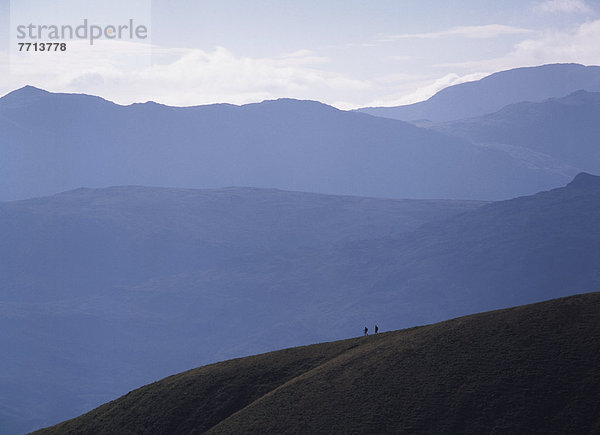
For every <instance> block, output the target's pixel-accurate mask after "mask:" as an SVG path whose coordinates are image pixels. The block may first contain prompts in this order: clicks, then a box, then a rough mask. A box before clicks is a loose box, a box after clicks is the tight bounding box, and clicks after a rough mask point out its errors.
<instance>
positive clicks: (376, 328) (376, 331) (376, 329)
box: [375, 325, 379, 334]
mask: <svg viewBox="0 0 600 435" xmlns="http://www.w3.org/2000/svg"><path fill="white" fill-rule="evenodd" d="M378 332H379V326H377V325H375V334H377V333H378Z"/></svg>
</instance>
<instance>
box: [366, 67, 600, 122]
mask: <svg viewBox="0 0 600 435" xmlns="http://www.w3.org/2000/svg"><path fill="white" fill-rule="evenodd" d="M580 89H584V90H587V91H593V92H599V91H600V67H598V66H584V65H579V64H550V65H542V66H535V67H524V68H515V69H511V70H507V71H500V72H497V73H494V74H491V75H489V76H487V77H484V78H482V79H480V80H476V81H473V82H467V83H461V84H458V85H454V86H449V87H447V88H445V89H442V90H441V91H439V92H438V93H436V94H435V95H434V96H432V97H431V98H429V99H428V100H426V101H422V102H419V103H414V104H408V105H406V106H396V107H365V108H362V109H358V111H359V112H362V113H368V114H370V115H375V116H381V117H384V118H391V119H398V120H403V121H419V120H429V121H432V122H445V121H455V120H459V119H464V118H472V117H476V116H481V115H485V114H488V113H493V112H496V111H498V110H500V109H502V108H503V107H504V106H507V105H509V104H514V103H520V102H523V101H531V102H535V101H543V100H546V99H548V98H552V97H564V96H565V95H568V94H570V93H572V92H575V91H578V90H580Z"/></svg>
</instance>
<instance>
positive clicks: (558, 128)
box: [431, 90, 600, 173]
mask: <svg viewBox="0 0 600 435" xmlns="http://www.w3.org/2000/svg"><path fill="white" fill-rule="evenodd" d="M431 128H433V129H435V130H437V131H442V132H444V133H446V134H450V135H454V136H457V137H460V138H463V139H466V140H469V141H471V142H472V143H475V144H478V145H482V146H485V147H492V148H495V149H499V150H504V151H506V152H507V153H509V154H511V155H512V156H513V157H515V158H516V159H521V160H522V161H523V162H524V164H527V165H538V166H544V167H546V168H548V169H549V170H550V169H551V168H552V167H554V168H555V169H556V170H557V171H562V172H563V173H569V171H571V170H572V168H577V169H578V170H580V171H588V172H592V173H600V147H599V146H598V143H599V141H600V93H598V92H587V91H583V90H581V91H577V92H574V93H573V94H570V95H568V96H566V97H562V98H552V99H548V100H546V101H543V102H539V103H527V102H524V103H517V104H511V105H509V106H506V107H504V108H503V109H501V110H500V111H498V112H495V113H492V114H489V115H484V116H480V117H476V118H470V119H465V120H460V121H453V122H447V123H440V124H437V125H433V126H431Z"/></svg>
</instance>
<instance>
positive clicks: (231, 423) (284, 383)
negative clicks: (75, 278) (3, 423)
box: [37, 293, 600, 434]
mask: <svg viewBox="0 0 600 435" xmlns="http://www.w3.org/2000/svg"><path fill="white" fill-rule="evenodd" d="M599 306H600V293H589V294H583V295H577V296H571V297H567V298H562V299H555V300H551V301H548V302H542V303H538V304H533V305H526V306H521V307H516V308H510V309H505V310H499V311H492V312H487V313H481V314H476V315H471V316H467V317H461V318H458V319H454V320H450V321H446V322H442V323H438V324H434V325H429V326H423V327H417V328H411V329H406V330H400V331H394V332H388V333H384V334H379V335H377V336H370V337H366V338H365V337H360V338H354V339H349V340H344V341H338V342H332V343H322V344H317V345H313V346H305V347H299V348H293V349H286V350H282V351H278V352H272V353H267V354H262V355H257V356H252V357H248V358H242V359H237V360H230V361H226V362H222V363H218V364H213V365H209V366H205V367H201V368H198V369H194V370H190V371H188V372H185V373H181V374H178V375H175V376H171V377H169V378H166V379H164V380H161V381H159V382H156V383H154V384H151V385H148V386H145V387H143V388H140V389H138V390H135V391H133V392H130V393H129V394H127V395H125V396H123V397H121V398H119V399H117V400H115V401H112V402H110V403H107V404H105V405H103V406H101V407H99V408H97V409H95V410H93V411H91V412H89V413H87V414H85V415H83V416H81V417H78V418H76V419H73V420H70V421H67V422H64V423H61V424H59V425H56V426H54V427H52V428H48V429H45V430H42V431H39V432H37V433H41V434H51V433H61V434H64V433H114V432H118V433H201V432H206V431H208V432H212V433H239V432H257V433H265V432H271V433H281V432H305V433H317V432H370V433H372V432H385V431H394V432H401V433H415V432H418V433H423V432H431V433H456V432H463V433H482V432H485V433H492V432H505V433H506V432H510V433H523V432H527V433H587V432H597V431H599V430H600V417H599V416H600V400H598V399H599V398H600V393H599V391H600V315H599V314H598V313H599V310H598V308H599Z"/></svg>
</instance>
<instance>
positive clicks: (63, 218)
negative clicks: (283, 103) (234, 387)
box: [0, 173, 600, 429]
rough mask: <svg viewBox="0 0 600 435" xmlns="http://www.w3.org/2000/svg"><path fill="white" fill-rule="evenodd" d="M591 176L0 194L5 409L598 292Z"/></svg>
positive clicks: (78, 407) (44, 408) (72, 407)
mask: <svg viewBox="0 0 600 435" xmlns="http://www.w3.org/2000/svg"><path fill="white" fill-rule="evenodd" d="M599 180H600V177H597V176H594V175H590V174H585V173H582V174H579V175H578V176H577V177H576V178H575V179H574V180H573V181H572V182H571V183H570V184H568V185H567V186H566V187H563V188H559V189H554V190H551V191H546V192H541V193H539V194H536V195H532V196H527V197H520V198H516V199H513V200H508V201H501V202H495V203H488V204H483V203H478V202H464V201H462V202H454V201H442V202H439V201H425V202H423V201H396V200H374V199H366V198H350V197H337V196H326V195H325V196H324V195H315V194H302V193H293V192H282V191H274V190H262V189H225V190H213V191H207V190H193V189H192V190H185V189H157V188H141V187H116V188H109V189H78V190H75V191H72V192H66V193H64V194H60V195H55V196H51V197H46V198H39V199H32V200H27V201H16V202H11V203H5V204H2V205H0V243H1V244H2V246H5V247H10V249H3V250H2V251H0V252H1V253H2V258H1V259H0V260H1V261H0V273H1V274H2V276H3V280H2V283H1V285H2V294H3V302H2V306H1V308H2V310H3V316H2V317H0V318H1V319H2V325H1V326H2V328H1V329H0V337H1V344H2V348H3V349H7V354H6V358H4V359H2V360H1V361H0V363H1V364H2V365H3V367H2V369H3V372H4V373H7V374H8V375H7V376H8V378H6V379H10V381H5V382H4V385H3V390H4V391H9V392H10V394H11V397H14V398H15V399H14V401H13V406H12V408H8V407H5V408H3V409H2V413H3V415H5V416H6V420H8V419H9V418H13V417H15V416H18V418H17V419H19V418H20V419H21V420H20V421H24V420H28V421H29V423H28V424H29V425H30V426H28V428H29V429H33V428H34V427H36V426H35V425H36V424H37V427H40V426H42V425H48V424H50V423H53V422H56V421H59V420H62V419H65V418H68V417H72V416H75V415H77V414H79V413H82V412H83V411H85V410H88V409H91V408H93V407H94V406H97V405H98V404H100V403H102V402H105V401H107V400H109V399H111V398H114V397H116V396H118V395H119V394H123V393H125V392H126V391H127V390H130V389H132V388H134V387H136V386H139V385H142V384H144V383H148V382H150V381H151V380H154V379H158V378H161V377H164V376H166V375H167V374H169V373H174V372H178V371H182V370H185V369H187V368H190V367H194V366H198V365H199V364H204V363H209V362H214V361H217V360H223V359H227V358H231V357H234V356H241V355H248V354H252V353H257V352H263V351H268V350H273V349H277V348H282V347H286V346H291V345H300V344H308V343H314V342H319V341H328V340H336V339H341V338H345V337H349V336H353V335H357V334H358V333H360V331H361V330H362V328H363V327H364V326H365V324H369V325H371V324H374V323H379V325H380V326H381V327H382V329H385V330H390V329H398V328H406V327H409V326H414V325H422V324H426V323H431V322H437V321H441V320H445V319H448V318H451V317H455V316H460V315H465V314H469V313H474V312H478V311H483V310H490V309H497V308H502V307H507V306H511V305H517V304H523V303H530V302H535V301H539V300H543V299H547V298H550V297H560V296H566V295H569V294H575V293H581V292H588V291H597V290H598V289H600V277H599V275H598V273H597V271H598V270H599V268H600V248H599V247H600V227H599V226H598V224H597V222H600V181H599ZM90 373H93V374H94V376H93V377H91V376H90ZM124 389H126V390H125V391H124ZM49 404H50V405H49ZM44 416H45V417H44ZM35 417H39V419H38V420H35ZM32 426H33V427H32ZM25 429H27V428H25Z"/></svg>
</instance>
